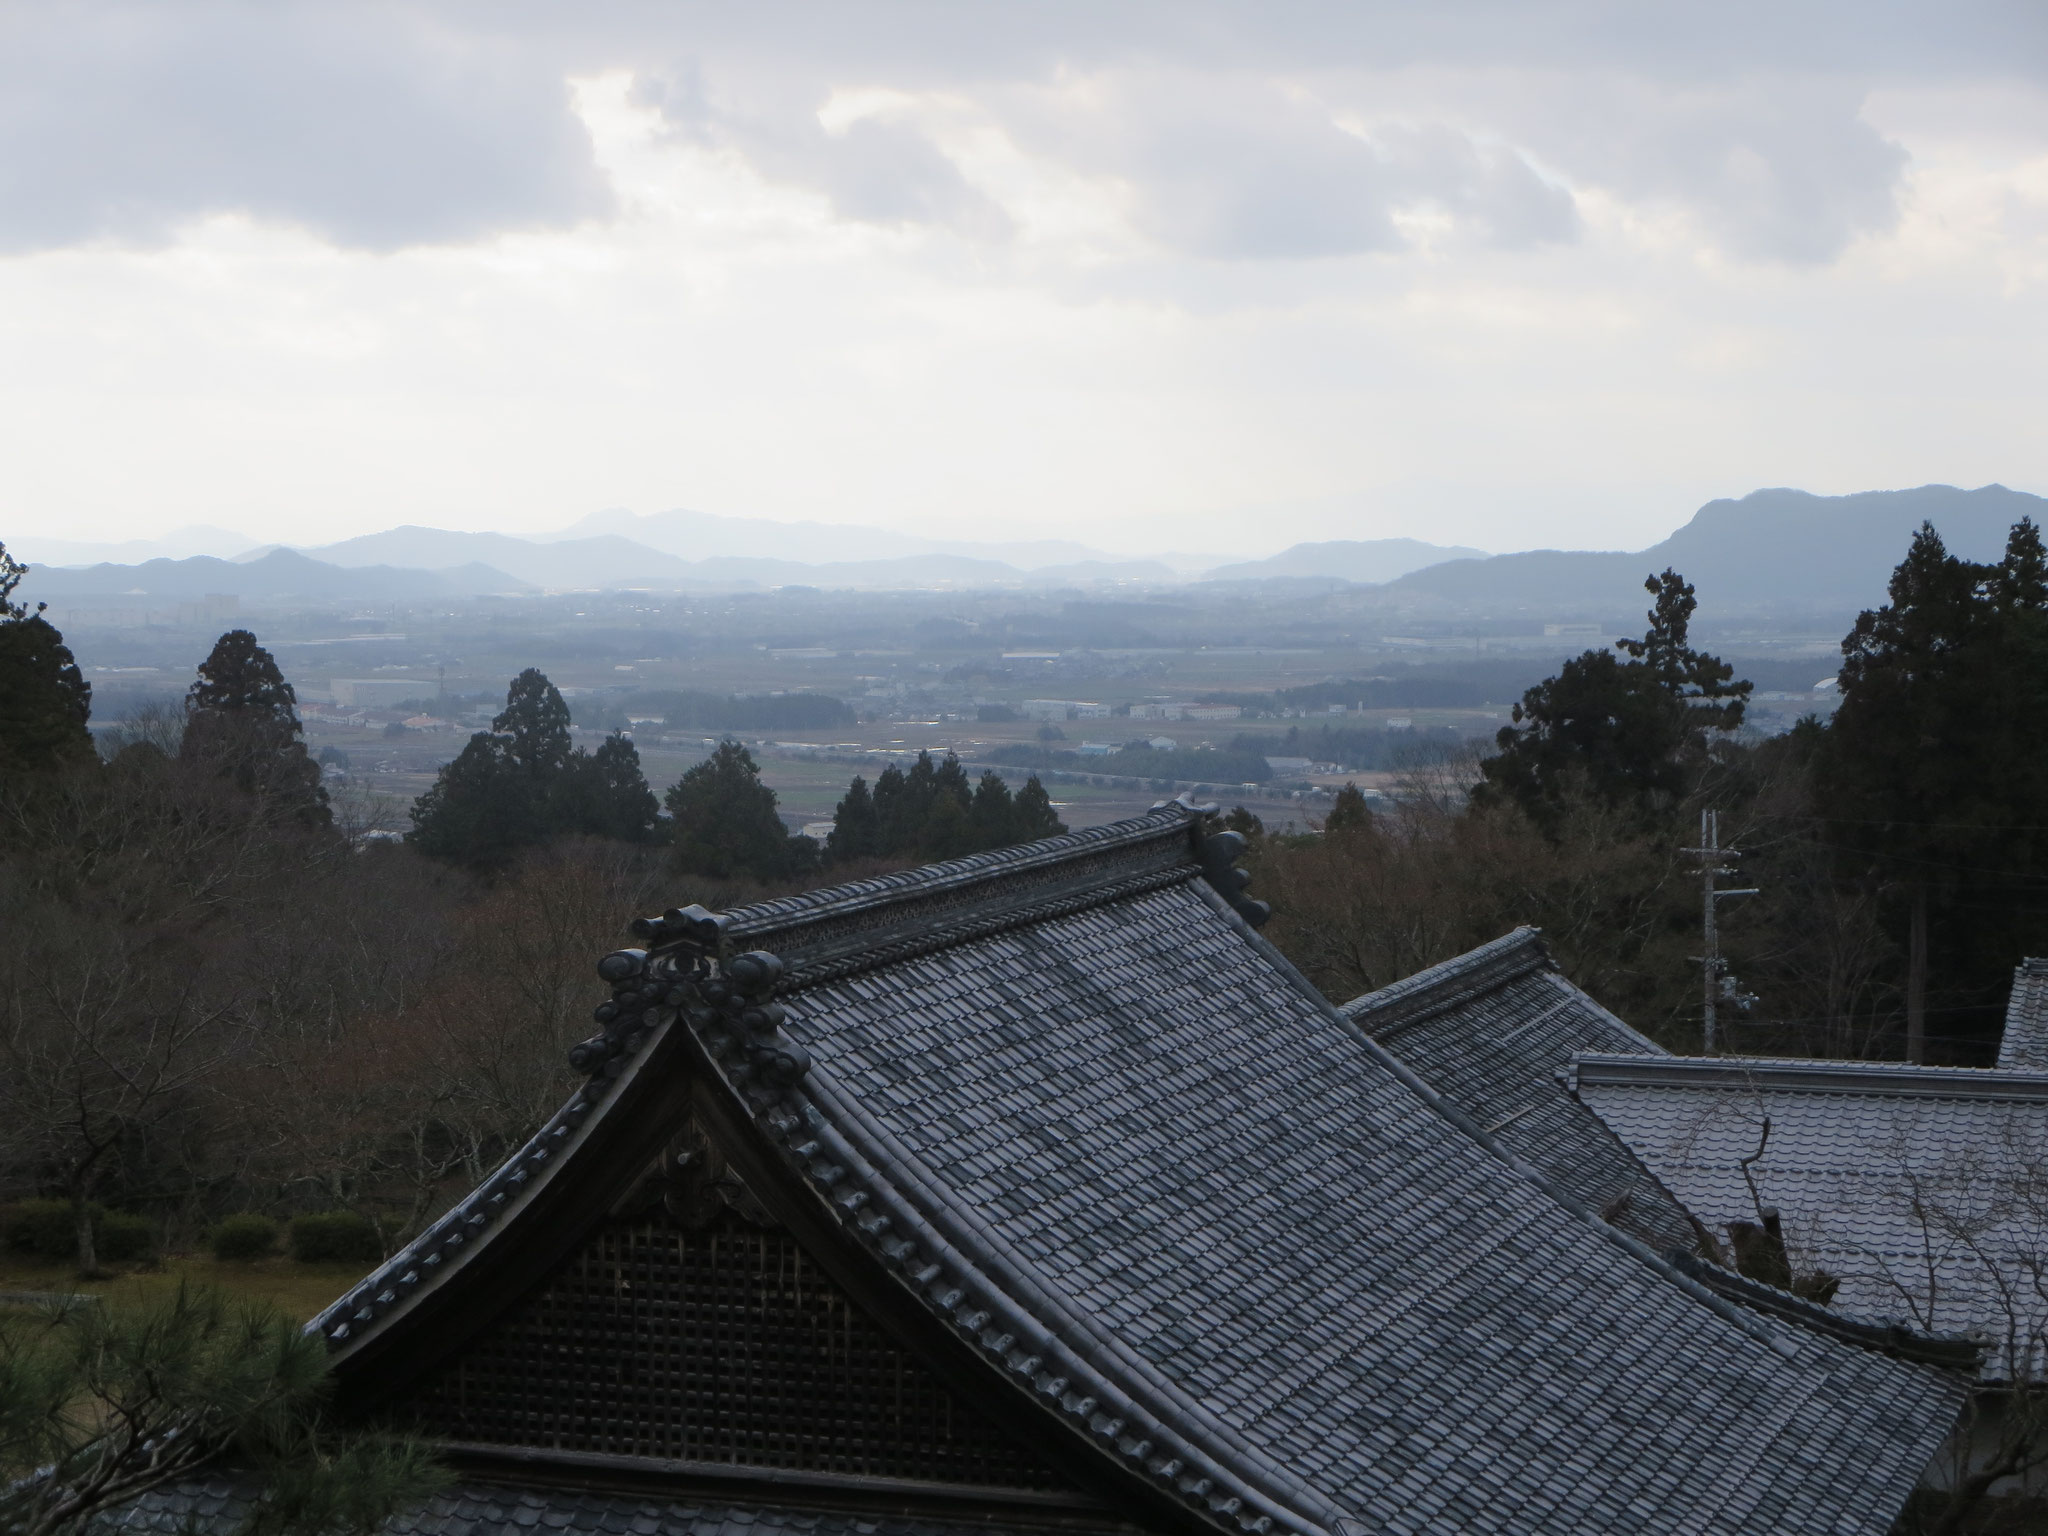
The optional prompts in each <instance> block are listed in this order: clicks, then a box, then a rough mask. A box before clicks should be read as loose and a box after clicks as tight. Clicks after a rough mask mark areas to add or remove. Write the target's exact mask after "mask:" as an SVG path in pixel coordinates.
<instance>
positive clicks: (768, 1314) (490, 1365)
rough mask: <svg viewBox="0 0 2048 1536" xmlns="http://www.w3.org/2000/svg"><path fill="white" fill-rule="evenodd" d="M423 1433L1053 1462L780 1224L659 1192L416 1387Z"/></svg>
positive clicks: (989, 1482) (882, 1461) (814, 1460)
mask: <svg viewBox="0 0 2048 1536" xmlns="http://www.w3.org/2000/svg"><path fill="white" fill-rule="evenodd" d="M408 1411H409V1413H410V1414H411V1415H412V1416H413V1417H414V1419H415V1420H416V1422H417V1427H418V1429H419V1430H420V1431H421V1432H422V1433H425V1434H429V1435H432V1436H435V1437H439V1438H445V1439H450V1440H468V1441H481V1442H485V1443H490V1444H499V1445H521V1446H536V1447H548V1448H554V1449H562V1450H577V1451H603V1452H609V1453H612V1454H616V1455H625V1456H649V1457H659V1458H664V1459H676V1460H684V1461H697V1462H717V1463H723V1464H728V1465H735V1466H753V1467H777V1468H789V1469H797V1470H803V1471H813V1472H839V1473H849V1474H856V1475H863V1476H871V1477H896V1478H917V1479H922V1480H927V1481H934V1482H947V1483H968V1484H974V1485H977V1486H984V1487H987V1486H995V1487H1009V1488H1058V1487H1065V1486H1066V1480H1065V1479H1063V1478H1061V1477H1060V1476H1059V1475H1058V1474H1057V1473H1055V1472H1053V1471H1052V1470H1051V1469H1050V1468H1048V1467H1046V1466H1045V1465H1043V1464H1042V1462H1041V1461H1040V1460H1039V1458H1037V1457H1036V1456H1034V1455H1032V1454H1031V1453H1030V1452H1029V1451H1028V1450H1026V1449H1023V1448H1021V1447H1019V1446H1017V1445H1016V1444H1015V1443H1014V1442H1013V1441H1012V1440H1011V1439H1010V1438H1009V1437H1008V1436H1007V1435H1005V1434H1004V1433H1003V1432H1002V1431H1000V1430H998V1429H997V1428H995V1427H994V1426H993V1425H991V1424H989V1423H987V1422H986V1421H985V1420H984V1419H982V1418H981V1416H980V1415H978V1414H976V1413H975V1412H974V1411H973V1410H972V1409H970V1408H968V1407H967V1406H966V1405H965V1404H963V1403H961V1402H960V1401H959V1400H958V1399H957V1398H956V1397H955V1396H954V1395H953V1394H952V1393H951V1392H950V1391H949V1390H948V1389H947V1388H946V1387H944V1386H943V1385H941V1384H940V1382H939V1381H938V1380H937V1378H935V1377H934V1376H933V1375H932V1374H931V1372H930V1371H929V1370H927V1369H926V1368H925V1367H924V1366H923V1365H922V1364H921V1363H920V1362H918V1361H917V1360H915V1359H913V1358H911V1357H910V1356H909V1355H907V1354H906V1353H905V1352H904V1351H903V1350H902V1349H901V1348H900V1347H898V1346H897V1345H896V1344H895V1343H894V1342H893V1341H892V1340H891V1339H890V1338H889V1337H888V1335H886V1334H885V1333H883V1332H882V1330H881V1329H880V1328H879V1327H878V1326H877V1325H876V1324H875V1323H874V1322H873V1321H872V1320H870V1319H869V1318H868V1317H867V1316H866V1315H865V1314H864V1313H863V1312H861V1311H860V1310H859V1309H858V1308H857V1307H855V1306H854V1304H853V1303H852V1302H851V1301H850V1300H849V1299H848V1298H847V1296H846V1295H845V1293H844V1292H843V1291H841V1290H840V1289H839V1287H838V1286H836V1285H835V1284H834V1283H833V1282H832V1281H831V1280H830V1279H828V1278H827V1277H826V1275H825V1273H824V1271H823V1270H821V1269H820V1268H819V1267H818V1266H817V1265H816V1264H815V1263H814V1262H813V1261H812V1259H811V1258H810V1256H809V1255H808V1254H807V1253H805V1252H804V1250H803V1249H802V1248H801V1247H800V1246H799V1245H798V1243H797V1242H796V1240H795V1239H794V1238H793V1237H791V1236H790V1235H789V1234H788V1233H786V1232H783V1231H780V1230H778V1229H773V1228H764V1227H760V1226H757V1225H755V1224H753V1223H751V1222H749V1221H747V1220H745V1219H744V1218H742V1217H740V1216H738V1215H737V1214H734V1213H731V1212H727V1213H725V1214H723V1215H721V1216H719V1217H718V1218H717V1219H716V1220H714V1221H712V1222H711V1223H710V1224H708V1225H705V1226H701V1227H694V1228H692V1227H687V1226H685V1225H683V1224H681V1223H678V1222H676V1221H675V1220H673V1219H672V1218H670V1217H669V1216H667V1215H666V1214H665V1213H664V1212H663V1211H661V1210H660V1209H659V1208H657V1209H655V1210H654V1211H652V1212H651V1213H649V1214H648V1215H645V1216H642V1217H637V1218H632V1219H623V1220H621V1219H614V1220H612V1221H609V1222H607V1223H606V1224H605V1225H604V1226H602V1227H600V1228H599V1229H598V1231H597V1232H596V1233H595V1235H594V1236H593V1237H592V1238H591V1239H590V1241H589V1242H587V1243H586V1244H585V1245H584V1247H583V1248H582V1249H581V1250H580V1251H579V1252H578V1253H576V1254H575V1255H573V1256H572V1257H571V1258H570V1259H569V1260H568V1261H567V1262H565V1263H564V1264H563V1265H562V1267H561V1268H560V1269H558V1270H557V1271H556V1272H555V1273H554V1274H553V1275H552V1276H551V1277H550V1278H549V1279H548V1280H547V1281H546V1282H544V1283H543V1284H542V1286H541V1287H540V1288H539V1289H538V1290H537V1291H536V1292H534V1293H533V1294H532V1295H531V1296H529V1297H527V1298H526V1299H525V1300H524V1301H523V1302H521V1303H520V1304H519V1305H518V1306H517V1307H515V1308H514V1309H513V1310H512V1311H511V1312H510V1313H509V1314H508V1315H507V1316H506V1317H505V1318H504V1319H502V1320H501V1321H500V1322H498V1323H497V1324H495V1325H493V1326H492V1327H491V1328H490V1329H488V1330H486V1331H485V1332H484V1333H483V1334H482V1335H480V1336H479V1337H478V1338H477V1339H476V1340H475V1341H474V1342H473V1343H471V1344H470V1345H469V1346H468V1348H467V1349H465V1350H464V1351H463V1353H462V1354H461V1355H459V1356H458V1357H457V1358H456V1359H455V1360H453V1361H452V1362H450V1363H449V1364H447V1365H445V1366H442V1367H441V1368H440V1369H439V1370H437V1371H436V1372H435V1373H434V1374H433V1375H432V1376H430V1377H429V1378H428V1379H427V1380H426V1382H425V1383H424V1384H423V1385H422V1386H421V1387H420V1388H419V1389H418V1390H417V1392H416V1394H415V1396H414V1398H413V1400H412V1402H411V1404H410V1405H409V1408H408Z"/></svg>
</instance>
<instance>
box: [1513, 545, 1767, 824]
mask: <svg viewBox="0 0 2048 1536" xmlns="http://www.w3.org/2000/svg"><path fill="white" fill-rule="evenodd" d="M1643 590H1644V591H1646V592H1649V593H1652V594H1653V595H1654V596H1655V597H1656V603H1655V605H1654V606H1653V607H1652V608H1651V609H1650V612H1649V619H1650V628H1649V632H1648V633H1647V634H1645V635H1644V636H1643V638H1642V639H1640V640H1618V641H1616V642H1615V646H1616V648H1617V649H1618V650H1620V651H1621V652H1622V653H1624V654H1625V655H1626V656H1627V657H1628V658H1629V659H1628V660H1627V661H1623V660H1621V659H1620V657H1618V656H1616V655H1615V653H1614V652H1613V651H1587V652H1585V653H1583V654H1582V655H1580V656H1577V657H1575V658H1573V659H1572V660H1570V661H1567V662H1566V663H1565V664H1564V665H1563V666H1562V667H1560V668H1559V669H1558V673H1557V676H1555V677H1552V678H1548V679H1546V680H1545V681H1543V682H1541V683H1538V684H1537V685H1536V686H1535V687H1534V688H1531V689H1530V690H1529V691H1528V692H1527V693H1525V694H1523V695H1522V701H1521V703H1519V704H1517V705H1516V706H1515V717H1514V718H1515V724H1514V725H1511V726H1507V727H1504V728H1503V729H1502V730H1501V732H1500V734H1499V736H1498V737H1496V738H1495V740H1496V742H1497V744H1498V745H1499V747H1500V754H1499V755H1498V756H1497V757H1490V758H1487V759H1486V760H1485V761H1484V762H1483V763H1481V764H1480V769H1481V771H1482V772H1483V773H1484V774H1485V776H1486V778H1485V782H1484V783H1483V784H1481V785H1480V786H1479V787H1478V789H1477V790H1476V791H1475V793H1474V798H1475V799H1477V800H1479V801H1480V802H1481V803H1482V804H1483V803H1486V802H1489V801H1493V802H1501V801H1506V802H1512V803H1514V804H1516V805H1519V806H1521V807H1522V809H1523V810H1525V811H1527V812H1528V813H1529V814H1530V816H1531V817H1533V818H1534V819H1535V820H1536V821H1537V822H1538V823H1539V824H1543V825H1546V826H1552V825H1554V824H1555V822H1556V819H1557V816H1558V813H1559V811H1560V808H1561V805H1562V803H1563V801H1564V800H1565V798H1566V797H1567V796H1568V795H1569V794H1571V793H1572V792H1573V791H1574V790H1575V789H1576V790H1581V791H1584V792H1590V793H1591V794H1592V795H1593V796H1595V797H1596V798H1597V799H1598V800H1600V801H1601V802H1603V803H1605V804H1606V805H1608V806H1610V807H1614V808H1617V809H1632V810H1638V811H1642V812H1645V813H1651V814H1654V813H1655V812H1656V811H1658V810H1661V809H1663V808H1666V807H1668V806H1670V805H1671V804H1673V803H1674V802H1675V801H1677V800H1678V799H1680V798H1681V797H1682V796H1683V795H1684V794H1685V793H1686V791H1687V789H1688V788H1689V786H1690V783H1691V780H1692V779H1693V777H1694V775H1695V774H1696V773H1697V772H1698V770H1699V767H1700V766H1701V764H1702V762H1703V760H1704V758H1705V755H1706V752H1707V742H1708V739H1709V733H1711V732H1722V731H1732V730H1734V729H1735V728H1736V727H1737V726H1739V725H1740V724H1742V713H1743V704H1744V701H1745V700H1746V699H1747V698H1748V697H1749V691H1750V685H1749V684H1748V683H1746V682H1740V683H1738V682H1732V681H1730V679H1731V678H1733V676H1734V669H1733V668H1732V667H1730V666H1729V665H1728V663H1727V662H1725V661H1722V660H1721V659H1720V658H1718V657H1715V656H1709V655H1707V654H1706V653H1705V652H1703V651H1696V650H1694V649H1693V648H1692V647H1691V646H1690V645H1689V644H1688V643H1687V632H1688V630H1689V628H1690V626H1691V623H1692V614H1693V609H1694V608H1695V607H1697V606H1698V603H1697V600H1696V599H1695V598H1694V596H1693V589H1692V585H1691V583H1689V582H1687V581H1686V580H1685V579H1684V578H1683V577H1681V576H1680V575H1679V574H1678V573H1677V572H1676V571H1673V570H1666V571H1665V572H1664V574H1663V575H1661V576H1652V577H1650V578H1649V579H1648V580H1647V581H1645V582H1644V583H1643Z"/></svg>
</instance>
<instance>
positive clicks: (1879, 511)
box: [1389, 485, 2048, 614]
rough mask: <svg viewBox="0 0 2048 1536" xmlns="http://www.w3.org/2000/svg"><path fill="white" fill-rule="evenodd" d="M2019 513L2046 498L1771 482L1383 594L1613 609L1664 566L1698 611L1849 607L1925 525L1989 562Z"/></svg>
mask: <svg viewBox="0 0 2048 1536" xmlns="http://www.w3.org/2000/svg"><path fill="white" fill-rule="evenodd" d="M2022 517H2031V518H2033V520H2034V521H2035V522H2036V523H2040V524H2043V525H2048V498H2043V497H2040V496H2035V495H2031V494H2029V493H2028V492H2025V491H2014V490H2009V489H2007V488H2006V487H2005V486H2002V485H1985V486H1979V487H1978V488H1977V489H1975V490H1969V491H1966V490H1961V489H1958V488H1957V487H1955V486H1952V485H1922V486H1916V487H1914V488H1913V489H1911V490H1903V491H1859V492H1855V493H1853V494H1851V495H1847V496H1816V495H1814V494H1813V493H1812V492H1810V491H1797V490H1789V489H1784V488H1775V489H1770V490H1760V491H1752V492H1750V493H1749V494H1748V495H1747V496H1744V497H1741V498H1739V499H1731V498H1727V497H1723V498H1721V499H1719V500H1716V501H1710V502H1708V503H1707V504H1706V505H1705V506H1703V507H1701V508H1700V509H1699V511H1697V512H1695V513H1694V514H1693V515H1692V517H1691V519H1690V520H1688V521H1687V522H1686V524H1685V525H1684V526H1683V527H1681V528H1679V529H1678V530H1677V531H1675V532H1674V533H1672V534H1671V536H1670V537H1669V538H1666V539H1663V540H1660V541H1659V542H1658V543H1655V544H1652V545H1651V546H1650V547H1649V548H1648V549H1645V550H1641V551H1639V552H1637V553H1634V554H1625V553H1619V552H1615V551H1607V550H1557V549H1534V550H1524V551H1522V552H1520V553H1518V554H1509V555H1494V556H1492V557H1491V558H1489V559H1484V560H1453V561H1447V562H1445V563H1443V564H1441V565H1433V566H1429V567H1427V568H1425V569H1422V570H1418V571H1413V572H1411V573H1409V574H1408V575H1405V576H1402V577H1400V578H1398V579H1397V580H1395V581H1393V582H1391V583H1389V590H1390V591H1392V592H1396V593H1407V594H1413V595H1416V596H1427V597H1431V598H1435V599H1437V600H1439V601H1441V602H1444V603H1446V604H1450V605H1453V606H1456V607H1461V608H1468V609H1469V608H1483V609H1487V610H1490V611H1505V612H1522V611H1526V612H1542V613H1559V614H1563V613H1569V612H1585V613H1595V612H1597V613H1601V614H1614V613H1622V612H1629V611H1632V610H1634V609H1636V608H1640V607H1641V606H1642V605H1643V601H1644V595H1643V580H1644V578H1645V577H1646V576H1649V575H1651V574H1652V573H1654V572H1657V571H1661V570H1663V569H1664V568H1665V567H1666V566H1670V567H1672V568H1673V569H1675V570H1677V571H1678V572H1679V573H1680V574H1681V575H1683V576H1684V577H1685V578H1686V579H1687V580H1688V581H1690V582H1691V583H1692V584H1693V585H1694V586H1695V587H1696V588H1697V589H1698V590H1699V594H1700V604H1701V609H1702V611H1703V612H1710V613H1711V612H1715V611H1721V612H1725V611H1727V610H1729V609H1738V610H1739V609H1744V608H1773V609H1783V610H1805V611H1817V612H1826V613H1835V612H1842V611H1854V610H1857V609H1861V608H1868V607H1874V606H1876V605H1877V604H1880V603H1882V602H1883V601H1884V599H1885V589H1886V585H1887V583H1888V581H1889V580H1890V577H1891V573H1892V568H1893V567H1894V566H1896V565H1897V564H1898V563H1899V561H1900V559H1902V558H1903V557H1904V555H1905V553H1906V546H1907V545H1908V544H1910V543H1911V542H1912V538H1913V533H1914V530H1915V529H1917V528H1918V527H1919V526H1920V524H1921V523H1922V522H1923V521H1925V522H1930V523H1932V524H1934V527H1935V529H1936V531H1937V532H1939V533H1940V534H1941V536H1942V539H1943V541H1944V542H1945V543H1946V544H1947V545H1948V546H1949V548H1950V549H1951V550H1952V551H1954V552H1955V553H1956V554H1959V555H1962V556H1965V557H1966V558H1969V559H1973V560H1989V559H1994V558H1996V557H1997V555H1998V553H1999V551H2000V550H2002V549H2003V548H2004V547H2005V536H2006V533H2007V531H2008V530H2009V529H2010V528H2011V527H2012V525H2013V524H2014V523H2016V522H2018V521H2019V520H2020V519H2021V518H2022Z"/></svg>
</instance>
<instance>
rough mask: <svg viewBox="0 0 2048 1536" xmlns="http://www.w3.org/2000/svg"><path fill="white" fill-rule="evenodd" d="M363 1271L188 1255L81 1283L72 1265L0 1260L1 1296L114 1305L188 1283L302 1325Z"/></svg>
mask: <svg viewBox="0 0 2048 1536" xmlns="http://www.w3.org/2000/svg"><path fill="white" fill-rule="evenodd" d="M364 1272H365V1266H363V1265H359V1264H301V1263H299V1262H297V1261H296V1260H294V1259H287V1258H271V1259H257V1260H254V1261H251V1262H246V1263H242V1262H234V1263H222V1262H220V1261H219V1260H217V1259H214V1258H211V1257H205V1256H186V1257H182V1258H168V1259H165V1260H164V1261H163V1262H162V1264H161V1266H160V1267H154V1268H141V1269H137V1268H128V1267H125V1266H121V1267H117V1270H116V1272H115V1273H112V1274H110V1275H109V1276H107V1277H106V1278H104V1279H100V1280H81V1279H79V1278H78V1272H77V1271H76V1270H75V1269H73V1268H72V1267H71V1266H70V1265H68V1264H39V1263H36V1262H34V1261H31V1260H26V1259H23V1258H21V1257H20V1256H19V1255H15V1254H9V1255H5V1256H0V1291H40V1292H60V1293H69V1294H72V1295H77V1294H80V1293H85V1294H90V1295H95V1296H105V1297H107V1298H108V1299H109V1300H112V1301H123V1300H138V1301H139V1300H141V1299H143V1298H145V1297H148V1296H150V1295H153V1294H156V1293H158V1292H161V1291H164V1290H166V1289H168V1288H170V1287H171V1286H174V1285H176V1284H177V1283H178V1282H179V1281H180V1280H185V1281H189V1282H191V1283H193V1284H196V1285H214V1286H219V1287H220V1288H221V1289H222V1290H224V1291H227V1292H229V1293H230V1294H232V1295H235V1296H240V1297H246V1298H248V1299H249V1300H252V1301H263V1302H268V1303H269V1304H270V1305H272V1306H274V1307H276V1308H278V1309H279V1310H280V1311H282V1312H284V1313H285V1314H286V1315H288V1316H290V1317H294V1318H297V1319H298V1320H299V1321H301V1322H304V1321H305V1320H306V1319H308V1318H310V1317H312V1316H313V1314H314V1313H316V1312H318V1311H319V1310H320V1309H321V1308H322V1307H324V1306H326V1305H327V1303H328V1302H330V1301H332V1300H334V1298H335V1297H337V1296H339V1295H340V1294H341V1293H342V1292H343V1291H345V1290H347V1289H348V1288H349V1287H350V1286H351V1285H353V1284H354V1283H355V1282H356V1281H357V1280H358V1279H360V1278H361V1277H362V1275H363V1273H364Z"/></svg>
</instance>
